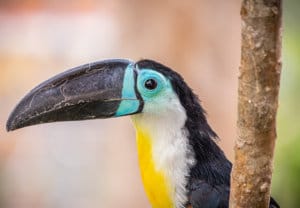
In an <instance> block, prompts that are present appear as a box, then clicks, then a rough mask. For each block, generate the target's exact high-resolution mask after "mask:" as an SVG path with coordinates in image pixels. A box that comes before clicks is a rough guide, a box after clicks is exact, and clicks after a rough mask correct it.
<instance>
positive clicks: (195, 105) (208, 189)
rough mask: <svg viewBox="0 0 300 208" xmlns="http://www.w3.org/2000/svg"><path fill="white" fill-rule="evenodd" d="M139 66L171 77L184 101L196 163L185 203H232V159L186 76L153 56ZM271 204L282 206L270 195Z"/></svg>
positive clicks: (200, 206)
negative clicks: (230, 197)
mask: <svg viewBox="0 0 300 208" xmlns="http://www.w3.org/2000/svg"><path fill="white" fill-rule="evenodd" d="M136 64H137V65H138V67H139V68H146V69H153V70H156V71H158V72H160V73H161V74H163V75H164V76H166V77H167V78H168V79H169V80H171V83H172V87H173V89H174V91H175V92H176V93H177V95H178V97H179V99H180V102H181V104H182V105H183V107H184V108H185V110H186V114H187V120H186V123H185V126H184V128H186V129H187V130H188V132H189V136H188V139H189V143H190V146H191V147H192V148H193V152H194V156H195V158H196V164H195V165H194V166H193V167H192V168H191V169H190V177H189V178H188V184H187V189H188V191H189V196H188V200H189V201H188V202H187V204H186V206H187V207H188V206H192V207H193V208H227V207H228V206H229V193H230V173H231V168H232V165H231V162H230V161H229V160H228V159H227V158H226V156H225V155H224V153H223V151H222V150H221V149H220V147H219V146H218V145H217V144H216V143H215V140H216V139H217V138H218V137H217V134H216V133H215V132H214V131H213V130H212V128H211V127H210V126H209V124H208V123H207V119H206V116H205V111H204V109H203V108H202V107H201V105H200V101H199V99H198V97H197V96H196V95H195V94H194V93H193V91H192V89H191V88H190V87H189V86H188V85H187V84H186V83H185V81H184V79H183V78H182V77H181V76H180V75H179V74H178V73H176V72H175V71H173V70H171V69H170V68H168V67H166V66H164V65H162V64H160V63H157V62H155V61H152V60H141V61H139V62H137V63H136ZM270 208H279V205H278V204H277V203H276V201H275V200H274V199H273V198H271V200H270Z"/></svg>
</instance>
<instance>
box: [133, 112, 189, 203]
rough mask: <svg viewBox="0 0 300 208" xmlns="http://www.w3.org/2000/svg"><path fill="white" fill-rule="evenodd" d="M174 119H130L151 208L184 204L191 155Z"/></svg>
mask: <svg viewBox="0 0 300 208" xmlns="http://www.w3.org/2000/svg"><path fill="white" fill-rule="evenodd" d="M185 120H186V119H185V115H182V116H179V115H177V118H176V119H174V118H170V117H164V119H162V117H161V116H159V117H157V118H156V117H155V116H153V117H149V116H144V115H142V114H141V115H137V116H133V123H134V125H135V128H136V132H137V147H138V157H139V165H140V170H141V175H142V180H143V184H144V187H145V190H146V193H147V196H148V198H149V200H150V203H151V204H152V207H154V208H162V207H164V208H181V207H183V206H184V204H185V203H186V202H187V200H188V199H187V195H188V193H187V189H186V187H187V185H188V176H189V170H190V169H191V167H192V165H193V163H194V158H193V157H194V155H193V153H192V151H191V147H190V146H189V144H188V139H187V132H186V131H185V130H184V128H182V127H183V126H184V123H185Z"/></svg>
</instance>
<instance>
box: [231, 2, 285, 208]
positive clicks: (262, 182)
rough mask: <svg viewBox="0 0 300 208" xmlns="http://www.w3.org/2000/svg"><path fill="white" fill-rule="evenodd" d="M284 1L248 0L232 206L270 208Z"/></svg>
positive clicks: (244, 11)
mask: <svg viewBox="0 0 300 208" xmlns="http://www.w3.org/2000/svg"><path fill="white" fill-rule="evenodd" d="M281 14H282V8H281V0H243V2H242V7H241V17H242V55H241V66H240V75H239V87H238V121H237V127H238V132H237V134H238V135H237V139H236V142H235V162H234V165H233V170H232V176H231V195H230V207H231V208H233V207H234V208H237V207H238V208H240V207H245V208H246V207H247V208H249V207H257V208H267V207H269V200H270V185H271V178H272V169H273V153H274V146H275V139H276V112H277V107H278V92H279V84H280V73H281V62H280V58H281Z"/></svg>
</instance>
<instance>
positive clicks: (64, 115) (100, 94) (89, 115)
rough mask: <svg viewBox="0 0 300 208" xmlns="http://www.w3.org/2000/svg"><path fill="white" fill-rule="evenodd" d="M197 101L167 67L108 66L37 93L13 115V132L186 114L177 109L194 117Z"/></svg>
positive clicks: (57, 79)
mask: <svg viewBox="0 0 300 208" xmlns="http://www.w3.org/2000/svg"><path fill="white" fill-rule="evenodd" d="M179 95H180V96H179ZM174 99H176V101H178V102H173V101H174ZM193 99H197V98H195V96H194V95H193V93H192V91H191V90H190V88H189V87H188V86H187V85H186V84H185V82H184V81H183V79H182V78H181V76H180V75H179V74H177V73H176V72H174V71H172V70H171V69H169V68H167V67H165V66H163V65H162V64H159V63H157V62H155V61H151V60H141V61H138V62H132V61H129V60H124V59H112V60H105V61H99V62H95V63H90V64H86V65H82V66H79V67H76V68H73V69H70V70H68V71H66V72H63V73H61V74H58V75H57V76H54V77H53V78H51V79H49V80H47V81H45V82H43V83H41V84H40V85H38V86H37V87H35V88H34V89H33V90H31V91H30V92H29V93H28V94H27V95H26V96H25V97H24V98H23V99H22V100H21V101H20V102H19V104H18V105H17V106H16V108H15V109H14V111H13V112H12V113H11V115H10V117H9V119H8V122H7V130H8V131H11V130H15V129H18V128H22V127H26V126H31V125H35V124H41V123H49V122H56V121H71V120H87V119H96V118H110V117H118V116H125V115H133V114H139V113H142V114H151V115H155V114H160V115H161V114H162V113H163V112H165V111H170V110H171V111H173V114H176V110H180V109H182V108H179V107H178V106H177V107H176V106H174V105H172V103H173V104H174V103H182V105H183V107H185V108H189V109H190V111H193V105H194V104H195V103H196V105H198V104H197V103H198V102H197V101H195V100H193ZM196 107H197V108H196V109H198V108H199V107H200V106H196ZM200 110H201V111H202V108H201V107H200ZM198 111H199V109H198ZM191 113H192V114H195V113H196V112H191ZM203 116H204V115H203ZM204 120H205V117H204Z"/></svg>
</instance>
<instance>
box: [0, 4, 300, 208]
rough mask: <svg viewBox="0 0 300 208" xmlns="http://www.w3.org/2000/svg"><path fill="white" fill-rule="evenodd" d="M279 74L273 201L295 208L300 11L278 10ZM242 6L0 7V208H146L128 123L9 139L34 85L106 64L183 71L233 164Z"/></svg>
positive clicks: (48, 128)
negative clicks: (122, 61)
mask: <svg viewBox="0 0 300 208" xmlns="http://www.w3.org/2000/svg"><path fill="white" fill-rule="evenodd" d="M284 3H285V4H284V32H283V73H282V82H281V92H280V107H279V112H278V127H277V128H278V140H277V146H276V156H275V170H274V176H273V188H272V195H273V196H274V197H275V198H276V200H278V201H279V203H280V204H281V206H282V207H289V208H294V207H299V206H300V197H299V196H300V179H299V176H300V154H299V151H300V128H299V127H300V121H299V115H300V108H299V106H298V105H299V102H300V96H299V95H300V93H299V90H300V82H299V81H298V80H299V78H300V70H299V66H300V59H299V55H300V27H299V20H300V13H299V9H300V2H299V1H297V0H289V1H285V2H284ZM240 4H241V2H240V1H239V0H230V1H218V0H210V1H208V0H200V1H199V0H191V1H185V3H183V1H180V0H172V1H171V0H167V1H159V0H153V1H141V0H128V1H121V0H116V1H109V0H68V1H59V0H10V1H4V0H1V1H0V207H1V208H2V207H3V208H20V207H22V208H54V207H55V208H69V207H72V208H85V207H89V208H96V207H97V208H98V207H123V208H129V207H130V208H135V207H150V206H149V203H148V201H147V199H146V197H145V194H144V191H143V187H142V184H141V179H140V175H139V170H138V166H137V153H136V147H135V133H134V129H133V127H132V126H131V122H130V118H129V117H125V118H118V119H111V120H94V121H84V122H66V123H53V124H44V125H40V126H33V127H28V128H25V129H22V130H18V131H15V132H11V133H7V132H6V131H5V123H6V119H7V118H8V116H9V113H10V112H11V111H12V109H13V107H14V106H15V104H16V103H17V102H18V101H19V100H20V98H21V97H22V96H24V95H25V94H26V93H27V92H28V91H29V90H30V89H32V88H33V87H34V86H36V85H37V84H39V83H40V82H41V81H44V80H46V79H48V78H49V77H51V76H53V75H55V74H57V73H59V72H62V71H64V70H66V69H69V68H72V67H74V66H77V65H81V64H84V63H88V62H93V61H97V60H101V59H105V58H119V57H122V58H130V59H133V60H139V59H141V58H151V59H155V60H157V61H160V62H162V63H164V64H165V65H167V66H170V67H171V68H173V69H175V70H176V71H178V72H180V73H181V74H182V75H183V76H184V78H185V79H186V81H187V82H188V83H189V85H190V86H191V87H192V88H193V89H194V90H195V92H196V93H197V94H198V95H199V97H200V99H201V100H202V104H203V106H204V107H205V109H206V110H207V112H208V120H209V122H210V124H211V125H212V127H213V128H214V129H215V131H216V132H217V133H218V135H219V137H220V138H221V141H220V142H219V145H220V146H221V147H222V148H223V149H224V151H225V153H226V155H227V156H228V158H229V159H230V160H232V159H233V144H234V139H235V136H236V133H235V122H236V101H237V76H238V67H239V61H240V24H241V22H240V15H239V10H240Z"/></svg>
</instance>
